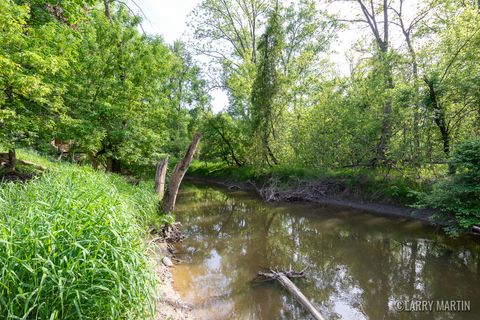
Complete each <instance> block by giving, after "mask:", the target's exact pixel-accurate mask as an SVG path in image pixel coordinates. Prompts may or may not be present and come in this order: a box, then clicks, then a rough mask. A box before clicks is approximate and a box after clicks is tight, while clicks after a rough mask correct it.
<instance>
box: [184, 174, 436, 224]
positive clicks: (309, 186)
mask: <svg viewBox="0 0 480 320" xmlns="http://www.w3.org/2000/svg"><path fill="white" fill-rule="evenodd" d="M185 179H186V180H188V181H190V182H194V183H206V184H213V185H218V186H222V187H226V188H228V189H231V190H243V191H250V192H255V193H256V194H257V195H258V196H260V197H261V198H262V199H263V200H264V201H267V202H312V203H316V204H319V205H328V206H334V207H344V208H351V209H357V210H363V211H369V212H373V213H377V214H382V215H388V216H397V217H403V218H410V219H416V220H421V221H423V222H427V223H429V224H432V225H438V224H439V223H437V222H433V221H432V219H431V217H432V215H433V214H435V211H434V210H430V209H415V208H410V207H405V206H400V205H396V204H387V203H374V202H367V201H362V200H361V199H359V197H358V195H356V196H352V195H351V194H349V193H348V191H346V190H345V189H344V190H342V191H340V192H339V194H337V195H336V194H335V192H337V191H338V186H333V188H332V189H329V185H328V184H324V183H323V182H322V181H317V182H311V181H310V182H299V183H297V184H296V185H293V186H290V187H288V188H282V187H281V186H280V185H279V184H278V183H271V184H269V183H255V182H237V181H233V180H229V179H222V178H214V177H203V176H196V175H188V176H186V177H185ZM330 187H331V186H330Z"/></svg>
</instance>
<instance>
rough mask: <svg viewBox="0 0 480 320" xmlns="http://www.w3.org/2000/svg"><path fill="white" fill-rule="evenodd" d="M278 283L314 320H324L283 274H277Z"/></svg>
mask: <svg viewBox="0 0 480 320" xmlns="http://www.w3.org/2000/svg"><path fill="white" fill-rule="evenodd" d="M276 279H277V280H278V282H280V284H281V285H282V286H283V287H284V288H285V289H287V291H288V292H290V294H291V295H293V297H294V298H295V299H296V300H297V301H298V302H299V303H300V304H301V305H302V306H303V307H304V308H305V309H306V310H307V311H308V312H310V314H311V315H312V317H313V318H314V319H316V320H325V318H324V317H322V315H321V314H320V312H319V311H318V310H317V309H316V308H315V306H314V305H313V304H312V303H311V302H310V301H309V300H308V299H307V297H305V295H304V294H303V293H302V292H301V291H300V290H299V289H298V288H297V286H295V284H294V283H293V282H292V281H290V279H288V278H287V277H286V276H285V275H284V274H282V273H279V274H278V276H277V278H276Z"/></svg>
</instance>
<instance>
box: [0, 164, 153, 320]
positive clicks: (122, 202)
mask: <svg viewBox="0 0 480 320" xmlns="http://www.w3.org/2000/svg"><path fill="white" fill-rule="evenodd" d="M154 213H155V194H154V193H153V192H152V191H148V192H147V191H146V190H145V189H144V188H142V187H134V186H131V185H128V183H127V182H126V181H125V180H123V179H122V178H121V177H117V176H114V175H106V174H104V173H100V172H95V171H94V170H91V169H89V168H86V167H77V166H74V165H67V164H63V165H59V164H56V165H55V170H48V171H47V172H45V173H44V174H43V175H42V176H41V177H39V178H36V179H33V180H31V181H29V182H27V183H23V184H22V183H6V184H3V185H0V318H1V319H37V318H38V319H138V318H146V317H148V316H149V315H150V314H151V312H153V298H154V286H155V277H154V274H153V272H152V271H151V269H150V268H149V265H148V258H147V256H146V254H145V245H144V243H143V241H142V236H143V235H144V232H145V228H144V226H142V223H146V220H148V218H141V219H139V216H142V215H143V216H145V217H148V216H152V215H153V214H154Z"/></svg>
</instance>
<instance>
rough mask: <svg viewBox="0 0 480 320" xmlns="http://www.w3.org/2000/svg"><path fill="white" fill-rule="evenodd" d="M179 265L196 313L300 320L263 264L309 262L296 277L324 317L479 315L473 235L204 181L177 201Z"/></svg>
mask: <svg viewBox="0 0 480 320" xmlns="http://www.w3.org/2000/svg"><path fill="white" fill-rule="evenodd" d="M177 217H178V219H179V220H180V221H181V222H182V224H183V228H184V232H185V234H186V235H187V239H185V240H184V242H183V243H182V244H180V245H179V247H178V248H177V249H178V250H179V252H180V253H179V254H178V255H179V257H180V258H182V259H184V260H186V261H187V263H185V264H182V265H178V266H177V267H176V268H175V269H174V279H175V288H176V289H177V290H178V291H179V293H180V294H181V296H182V297H183V299H184V300H185V302H187V303H190V304H192V305H193V306H194V309H195V313H196V315H197V316H198V317H199V318H201V319H308V314H305V313H304V311H303V310H302V309H301V307H300V306H299V305H298V304H297V303H296V302H295V301H294V300H293V299H292V298H291V297H290V296H289V295H288V294H287V293H286V292H285V291H284V290H283V289H282V288H281V287H280V286H279V285H277V284H272V283H266V284H261V285H258V284H256V285H252V284H251V283H250V281H251V280H252V279H253V278H254V277H255V275H256V273H257V272H258V271H260V270H261V269H262V268H264V267H274V266H278V267H281V268H282V267H283V268H288V267H289V266H290V265H291V266H292V267H293V268H294V269H297V270H298V269H303V268H304V267H308V269H307V271H306V278H305V279H296V280H295V283H296V284H297V286H298V287H299V288H300V290H302V291H303V293H304V294H305V295H306V296H307V297H309V298H310V299H311V300H312V302H314V303H315V304H316V305H317V306H318V308H319V310H320V311H321V313H322V314H323V315H325V316H326V317H327V318H328V319H478V317H479V315H480V276H479V274H480V245H479V243H478V239H477V240H475V238H471V237H462V238H457V239H450V238H447V237H446V236H445V235H444V234H443V233H441V232H437V231H436V230H435V229H433V228H431V227H429V226H426V225H424V224H423V223H421V222H418V221H412V220H408V219H401V218H392V217H383V216H381V215H375V214H369V213H366V212H360V211H355V210H351V209H343V208H336V207H322V206H318V205H313V204H302V203H295V204H289V203H280V204H278V203H277V204H267V203H263V202H262V201H261V200H260V199H259V198H257V197H256V196H254V195H252V194H249V193H245V192H241V191H231V190H226V189H222V188H217V187H211V186H207V185H192V184H188V185H185V186H184V187H183V190H182V192H181V195H180V198H179V203H178V207H177ZM415 299H420V300H467V301H470V303H471V311H470V312H461V313H458V312H457V313H448V312H439V311H435V312H430V313H429V312H397V311H395V308H394V304H395V302H396V301H405V300H407V301H410V300H415Z"/></svg>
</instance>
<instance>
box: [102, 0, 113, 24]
mask: <svg viewBox="0 0 480 320" xmlns="http://www.w3.org/2000/svg"><path fill="white" fill-rule="evenodd" d="M103 5H104V6H105V16H106V17H107V18H108V20H109V21H110V22H112V16H111V15H110V0H103Z"/></svg>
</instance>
